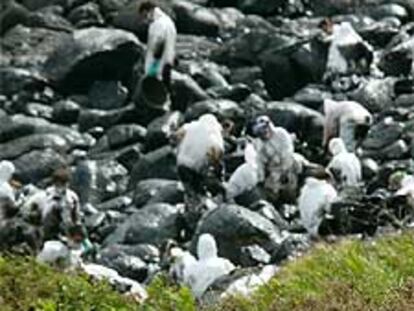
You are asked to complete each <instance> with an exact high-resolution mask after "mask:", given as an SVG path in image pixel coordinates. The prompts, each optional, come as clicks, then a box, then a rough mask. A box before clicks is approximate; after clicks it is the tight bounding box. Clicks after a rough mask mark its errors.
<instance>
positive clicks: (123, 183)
mask: <svg viewBox="0 0 414 311" xmlns="http://www.w3.org/2000/svg"><path fill="white" fill-rule="evenodd" d="M89 167H90V174H91V181H92V183H91V185H90V197H89V198H90V202H91V203H93V204H96V203H101V202H103V201H107V200H110V199H113V198H115V197H118V196H120V195H122V194H124V193H125V192H126V190H127V186H128V182H129V177H128V171H127V170H126V168H125V167H124V166H122V165H121V164H119V163H118V162H117V161H115V160H111V159H110V158H107V159H103V160H96V161H92V160H91V161H89ZM81 186H82V184H81V183H80V184H78V185H76V186H75V188H76V187H81Z"/></svg>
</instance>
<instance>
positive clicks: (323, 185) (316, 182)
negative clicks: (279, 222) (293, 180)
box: [298, 177, 337, 237]
mask: <svg viewBox="0 0 414 311" xmlns="http://www.w3.org/2000/svg"><path fill="white" fill-rule="evenodd" d="M336 198H337V192H336V190H335V188H334V187H333V186H332V185H331V184H330V183H329V182H328V181H327V180H324V179H317V178H314V177H308V178H307V179H306V181H305V185H304V186H303V187H302V189H301V192H300V196H299V199H298V208H299V212H300V218H301V220H302V223H303V226H304V227H305V228H306V230H307V231H308V233H309V234H310V235H311V236H313V237H317V236H318V230H319V226H320V224H321V222H322V220H323V216H324V214H326V213H329V212H330V206H331V203H332V202H334V201H335V199H336Z"/></svg>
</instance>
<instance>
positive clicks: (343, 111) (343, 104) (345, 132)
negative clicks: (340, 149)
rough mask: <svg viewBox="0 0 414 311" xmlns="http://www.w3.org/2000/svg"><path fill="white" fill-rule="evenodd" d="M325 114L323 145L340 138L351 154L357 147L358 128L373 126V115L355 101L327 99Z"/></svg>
mask: <svg viewBox="0 0 414 311" xmlns="http://www.w3.org/2000/svg"><path fill="white" fill-rule="evenodd" d="M324 113H325V125H324V133H323V145H324V146H326V145H327V144H328V143H329V140H330V139H331V138H333V137H340V138H342V140H343V142H344V144H345V146H346V148H347V149H348V151H350V152H354V151H355V147H356V141H355V128H356V126H358V125H368V126H369V125H371V124H372V115H371V113H370V112H369V111H368V110H367V109H366V108H364V107H363V106H362V105H361V104H359V103H357V102H355V101H335V100H331V99H325V101H324ZM338 130H339V131H338Z"/></svg>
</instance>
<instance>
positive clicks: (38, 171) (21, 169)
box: [13, 149, 66, 184]
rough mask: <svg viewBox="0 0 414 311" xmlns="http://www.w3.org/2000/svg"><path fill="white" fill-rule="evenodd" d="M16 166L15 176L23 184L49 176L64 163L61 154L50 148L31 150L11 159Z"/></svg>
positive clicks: (35, 181) (36, 181)
mask: <svg viewBox="0 0 414 311" xmlns="http://www.w3.org/2000/svg"><path fill="white" fill-rule="evenodd" d="M13 163H14V165H15V166H16V172H15V176H16V177H17V179H18V180H20V181H21V182H22V183H23V184H28V183H33V184H35V183H38V182H40V181H41V180H42V179H44V178H47V177H51V176H52V173H53V172H54V171H55V170H56V169H58V168H60V167H63V166H64V165H65V164H66V161H65V158H64V157H63V155H62V154H60V153H58V152H56V151H54V150H52V149H44V150H33V151H31V152H29V153H26V154H24V155H22V156H21V157H19V158H17V159H15V160H14V161H13Z"/></svg>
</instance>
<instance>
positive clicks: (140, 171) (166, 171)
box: [129, 146, 178, 189]
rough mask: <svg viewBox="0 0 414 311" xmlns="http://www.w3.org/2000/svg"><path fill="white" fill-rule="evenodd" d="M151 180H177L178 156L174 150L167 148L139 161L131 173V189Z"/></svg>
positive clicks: (153, 152) (145, 156) (151, 153)
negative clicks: (142, 181) (139, 183)
mask: <svg viewBox="0 0 414 311" xmlns="http://www.w3.org/2000/svg"><path fill="white" fill-rule="evenodd" d="M149 178H165V179H173V180H177V179H178V176H177V168H176V156H175V152H174V150H173V149H172V148H171V147H169V146H167V147H163V148H160V149H157V150H155V151H152V152H150V153H148V154H146V155H144V156H143V157H141V158H140V159H139V161H138V162H137V163H136V164H135V165H134V168H133V169H132V172H131V180H130V184H129V188H130V189H133V188H134V187H135V185H137V183H138V182H140V181H141V180H144V179H149Z"/></svg>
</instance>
